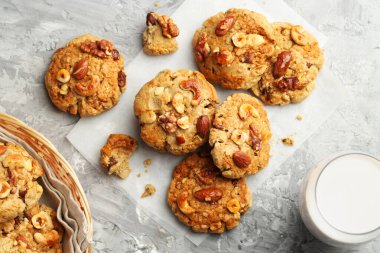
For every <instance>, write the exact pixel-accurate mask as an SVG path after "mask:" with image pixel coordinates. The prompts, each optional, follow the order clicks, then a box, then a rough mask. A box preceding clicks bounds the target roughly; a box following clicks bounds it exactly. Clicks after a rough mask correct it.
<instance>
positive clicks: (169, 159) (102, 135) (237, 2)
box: [67, 0, 345, 245]
mask: <svg viewBox="0 0 380 253" xmlns="http://www.w3.org/2000/svg"><path fill="white" fill-rule="evenodd" d="M228 8H246V9H250V10H253V11H257V12H259V13H262V14H264V15H266V16H267V18H268V19H269V20H270V21H287V22H292V23H295V24H302V25H303V26H304V27H305V28H306V29H307V30H308V31H310V32H311V33H312V34H314V35H315V36H316V37H317V39H318V40H319V42H320V44H321V45H322V46H323V45H324V44H325V42H326V38H325V37H324V36H323V35H322V34H321V33H319V32H318V31H316V30H315V28H313V27H312V26H310V25H309V24H308V23H307V22H306V21H305V20H303V19H302V18H301V17H300V16H299V15H298V14H297V13H295V12H294V11H293V10H292V9H291V8H290V7H289V6H287V5H286V4H285V3H284V2H282V1H268V2H267V3H266V4H265V5H264V6H259V4H258V3H257V2H255V1H252V0H229V1H227V0H208V1H204V0H187V1H185V2H184V3H183V4H182V5H181V6H180V7H179V8H178V9H177V10H176V11H175V12H174V14H173V15H172V18H173V19H174V21H175V23H177V25H178V27H179V28H180V36H179V37H178V38H177V40H178V43H179V50H178V51H177V52H176V53H174V54H172V55H167V56H147V55H145V54H144V53H143V52H142V51H141V52H140V53H139V54H138V56H137V57H136V58H135V59H134V60H133V61H132V62H131V63H130V65H129V66H128V67H127V69H126V70H127V75H128V86H127V90H126V92H125V94H124V95H123V96H122V98H121V100H120V102H119V104H118V105H117V106H116V107H115V108H113V109H112V110H110V111H108V112H106V113H103V114H102V115H100V116H96V117H93V118H83V119H81V120H80V121H79V122H78V123H77V124H76V125H75V127H74V128H73V129H72V130H71V132H70V133H69V135H68V136H67V138H68V140H69V141H70V142H71V143H72V144H73V145H74V147H75V148H76V149H77V150H78V151H79V152H80V153H81V154H82V155H83V156H84V157H85V158H86V159H87V160H88V161H89V162H90V163H91V164H92V165H94V166H100V165H99V151H100V149H101V147H102V146H103V145H104V144H105V142H106V140H107V137H108V135H109V134H111V133H126V134H129V135H131V136H134V137H139V125H138V122H137V120H136V118H135V116H134V114H133V101H134V97H135V95H136V93H137V92H138V91H139V89H140V88H141V86H143V85H144V84H145V83H146V82H148V81H149V80H151V79H152V78H154V76H155V75H156V74H157V73H158V72H159V71H161V70H163V69H166V68H168V69H173V70H177V69H196V65H195V62H194V60H193V55H192V47H191V42H192V37H193V34H194V32H195V30H196V29H197V28H199V27H200V26H201V25H202V23H203V21H204V20H206V19H207V18H208V17H210V16H212V15H215V14H216V13H218V12H220V11H225V10H227V9H228ZM126 15H128V14H126ZM141 22H145V20H141ZM116 46H117V45H116ZM217 92H218V96H219V98H220V100H221V101H223V100H224V99H225V98H226V97H227V96H228V95H230V94H232V93H234V92H236V91H228V90H222V89H220V88H219V87H217ZM239 92H240V91H239ZM344 99H345V92H344V89H343V87H342V85H341V83H340V82H339V81H338V80H337V79H336V78H335V77H334V76H333V75H332V73H331V72H330V71H329V70H328V66H327V64H325V68H324V69H323V70H322V71H321V72H320V75H319V77H318V80H317V87H316V89H315V90H314V91H313V92H312V94H311V95H310V96H309V97H308V98H307V99H306V100H305V101H304V102H302V103H301V104H296V105H288V106H284V107H278V106H275V107H270V106H267V107H266V110H267V112H268V116H269V120H270V122H271V129H272V134H273V138H272V142H271V147H272V148H271V159H270V163H269V166H268V167H267V168H265V169H264V170H262V171H261V172H260V173H258V174H257V175H255V176H250V177H249V178H248V183H249V185H250V187H251V189H253V188H254V187H257V186H259V185H260V184H261V183H262V182H264V181H265V179H267V178H268V177H270V176H271V175H272V174H273V173H274V171H275V170H276V169H277V168H278V167H279V166H280V165H281V164H282V163H283V162H284V161H285V160H286V159H287V158H289V157H290V156H291V155H292V154H293V152H294V151H295V150H296V149H297V148H298V147H299V146H300V145H301V144H302V143H303V142H304V141H305V140H306V139H307V138H308V137H309V136H310V135H311V134H312V133H314V132H315V131H316V130H317V129H318V128H319V126H320V125H321V124H322V123H323V122H324V121H325V120H326V119H327V118H328V117H329V115H330V114H331V113H332V112H333V111H334V110H335V109H336V108H337V106H338V105H339V104H340V103H341V102H342V101H343V100H344ZM298 114H302V115H303V117H304V119H303V120H302V121H297V120H296V116H297V115H298ZM288 135H293V136H294V138H295V145H294V146H293V147H287V146H284V145H283V144H282V143H281V141H280V139H281V138H282V137H286V136H288ZM139 144H140V145H139V148H138V150H137V152H136V153H135V154H134V155H133V156H132V158H131V160H130V164H131V167H132V169H133V170H132V173H131V175H130V176H129V177H128V179H126V180H118V179H115V180H114V181H115V183H116V184H119V185H120V187H121V188H122V189H124V190H125V191H126V192H127V193H128V194H129V196H130V197H131V198H132V199H133V200H135V201H136V203H137V205H138V206H141V207H143V209H145V210H147V212H148V213H150V214H151V215H152V216H153V218H155V219H156V220H158V221H159V222H160V223H161V224H162V226H163V227H165V228H166V229H168V230H169V231H170V232H172V233H173V234H174V235H176V236H186V237H187V238H189V239H190V240H191V241H192V242H193V243H195V244H197V245H198V244H200V243H201V242H202V241H203V240H204V239H205V238H206V236H207V235H206V234H196V233H193V232H191V231H190V230H189V229H188V228H187V227H185V226H183V225H182V224H181V223H180V222H179V221H177V219H176V217H175V216H174V215H173V214H172V213H171V210H170V209H169V207H168V205H167V203H166V193H167V189H168V186H169V182H170V180H171V174H172V170H173V168H174V167H175V166H176V165H177V164H178V163H179V162H180V161H181V160H182V159H183V158H184V157H176V156H173V155H170V154H162V153H158V152H156V151H154V150H153V149H151V148H149V147H148V146H147V145H145V144H144V142H143V141H142V140H141V139H139ZM148 158H149V159H152V160H153V163H152V165H151V166H150V167H149V169H148V170H149V171H148V172H147V173H145V172H144V166H143V161H144V160H145V159H148ZM138 173H141V177H137V174H138ZM147 183H151V184H153V185H154V186H155V187H156V189H157V192H156V194H155V195H153V196H152V197H149V198H145V199H141V198H140V195H141V193H142V192H143V190H144V186H145V184H147ZM120 205H123V203H120ZM126 215H127V214H126Z"/></svg>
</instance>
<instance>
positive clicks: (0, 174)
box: [0, 142, 44, 223]
mask: <svg viewBox="0 0 380 253" xmlns="http://www.w3.org/2000/svg"><path fill="white" fill-rule="evenodd" d="M43 173H44V171H43V169H42V168H41V166H40V165H39V164H38V162H37V161H36V160H35V159H33V158H32V157H31V156H30V155H29V154H28V153H27V152H26V151H25V150H24V149H23V148H22V147H21V146H18V145H15V144H13V143H11V142H7V143H3V142H0V223H5V222H9V221H11V220H13V219H15V218H16V217H18V216H23V212H24V211H28V210H30V209H32V208H34V207H35V206H38V201H39V199H40V198H41V196H42V192H43V189H42V187H41V186H40V185H39V184H38V183H37V181H36V180H37V179H38V178H39V177H41V176H42V175H43Z"/></svg>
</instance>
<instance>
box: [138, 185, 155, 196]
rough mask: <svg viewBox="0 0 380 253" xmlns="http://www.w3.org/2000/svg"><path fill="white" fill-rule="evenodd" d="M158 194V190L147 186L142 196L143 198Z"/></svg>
mask: <svg viewBox="0 0 380 253" xmlns="http://www.w3.org/2000/svg"><path fill="white" fill-rule="evenodd" d="M155 192H156V188H155V187H154V186H153V185H152V184H147V185H145V191H144V192H143V194H142V195H141V198H146V197H149V196H152V195H153V194H154V193H155Z"/></svg>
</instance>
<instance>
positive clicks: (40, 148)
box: [0, 113, 93, 253]
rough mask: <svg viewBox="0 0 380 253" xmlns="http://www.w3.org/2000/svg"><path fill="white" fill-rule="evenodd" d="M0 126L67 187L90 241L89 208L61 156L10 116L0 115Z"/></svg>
mask: <svg viewBox="0 0 380 253" xmlns="http://www.w3.org/2000/svg"><path fill="white" fill-rule="evenodd" d="M0 126H1V127H3V128H4V129H5V130H7V131H9V132H10V133H11V134H13V135H15V136H17V137H18V138H20V139H22V140H24V141H25V142H26V143H28V144H29V145H30V147H31V148H33V149H34V150H35V151H36V152H37V153H38V154H40V155H41V156H42V157H43V158H44V160H45V161H46V162H47V163H48V164H49V165H50V167H51V169H52V170H53V173H54V174H55V176H56V177H57V178H58V179H59V180H61V181H62V182H64V183H65V184H66V185H67V186H68V187H69V189H70V191H71V194H72V196H73V198H74V200H75V201H76V202H77V204H78V205H79V206H80V208H81V210H82V211H83V214H84V215H85V217H86V220H87V223H88V236H87V238H88V239H89V240H90V241H91V240H92V234H93V228H92V219H91V212H90V208H89V205H88V202H87V199H86V196H85V194H84V192H83V189H82V186H81V185H80V183H79V180H78V178H77V176H76V174H75V172H74V170H73V169H72V168H71V166H70V165H69V163H68V162H67V161H66V160H65V159H64V158H63V157H62V155H61V154H59V152H58V151H57V149H56V148H55V147H54V146H53V144H52V143H51V142H50V141H48V140H47V139H46V138H45V137H44V136H43V135H42V134H40V133H38V132H37V131H35V130H33V129H32V128H30V127H28V126H27V125H26V124H25V123H24V122H22V121H20V120H18V119H16V118H14V117H12V116H9V115H6V114H3V113H0ZM91 251H92V250H91V245H90V246H89V247H88V249H87V250H86V251H85V252H88V253H90V252H91Z"/></svg>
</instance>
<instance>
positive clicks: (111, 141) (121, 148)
mask: <svg viewBox="0 0 380 253" xmlns="http://www.w3.org/2000/svg"><path fill="white" fill-rule="evenodd" d="M137 146H138V143H137V140H136V139H135V138H133V137H131V136H129V135H126V134H111V135H110V136H109V137H108V140H107V143H106V144H105V145H104V146H103V148H102V149H101V151H100V163H101V165H102V166H103V167H104V168H105V169H106V170H107V171H108V174H109V175H111V174H115V175H117V176H118V177H120V178H123V179H125V178H127V177H128V176H129V173H130V172H131V168H130V167H129V157H130V156H131V155H132V153H133V152H134V151H135V150H136V149H137Z"/></svg>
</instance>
